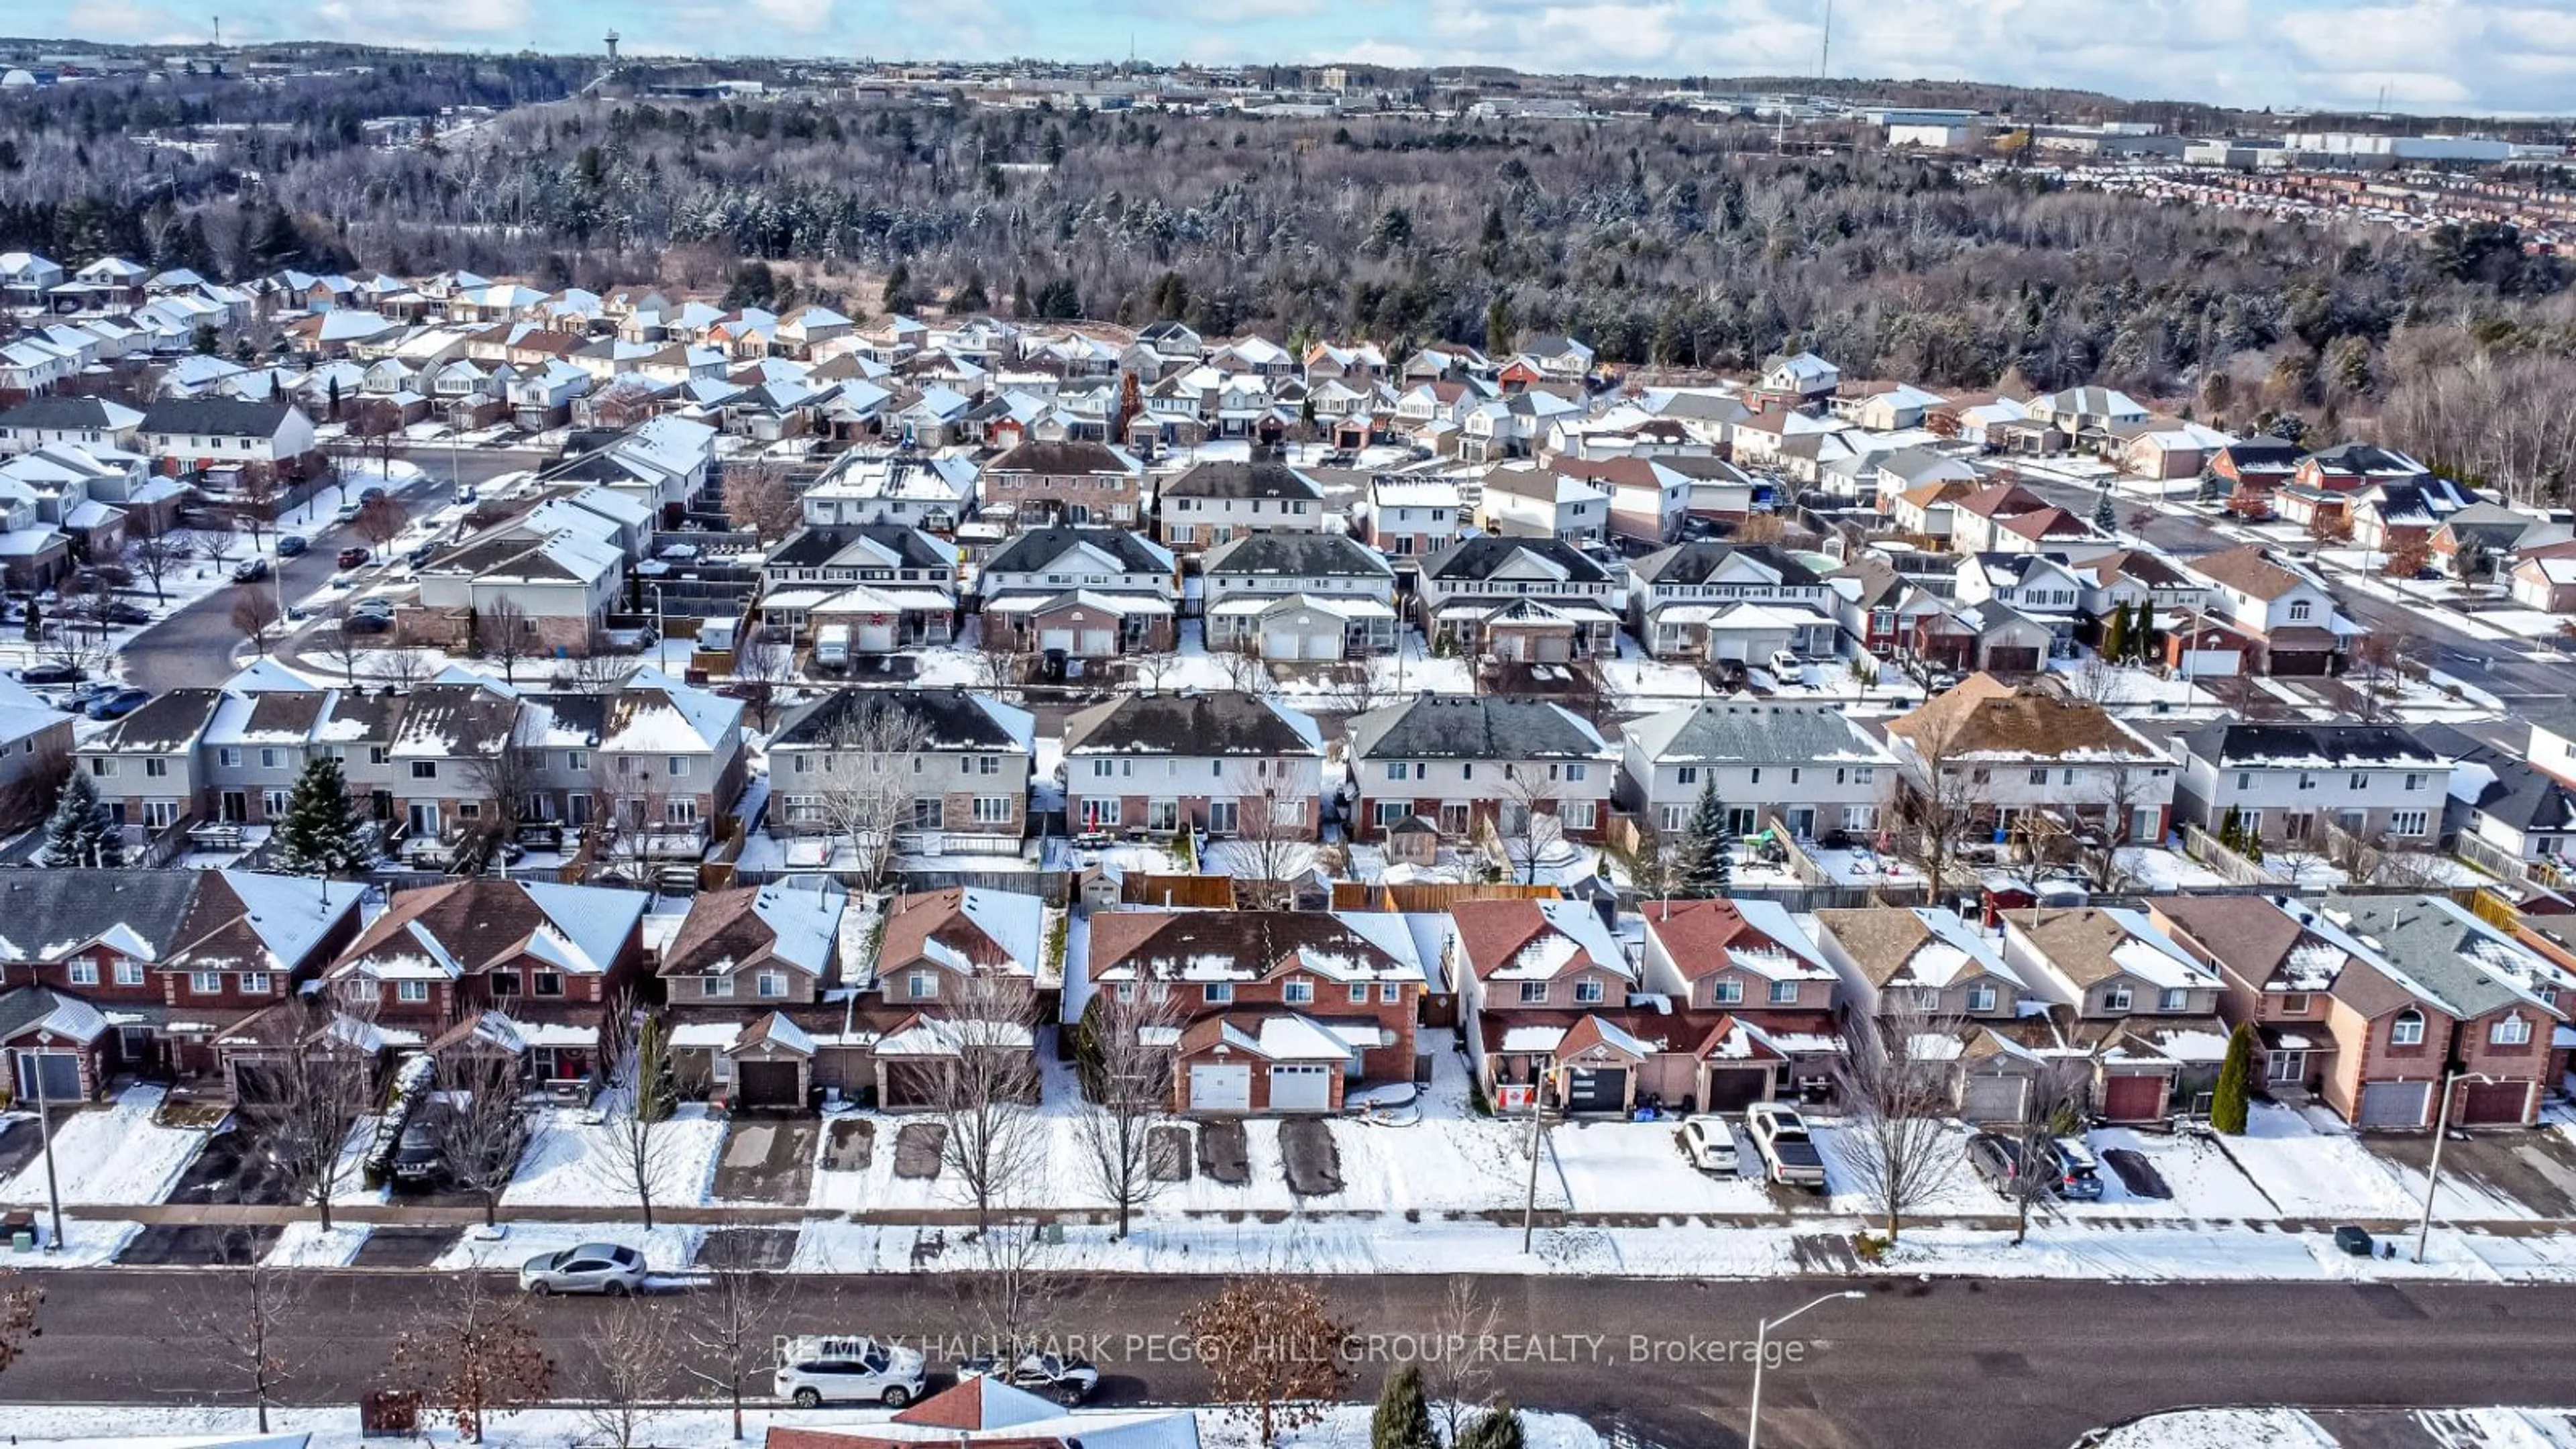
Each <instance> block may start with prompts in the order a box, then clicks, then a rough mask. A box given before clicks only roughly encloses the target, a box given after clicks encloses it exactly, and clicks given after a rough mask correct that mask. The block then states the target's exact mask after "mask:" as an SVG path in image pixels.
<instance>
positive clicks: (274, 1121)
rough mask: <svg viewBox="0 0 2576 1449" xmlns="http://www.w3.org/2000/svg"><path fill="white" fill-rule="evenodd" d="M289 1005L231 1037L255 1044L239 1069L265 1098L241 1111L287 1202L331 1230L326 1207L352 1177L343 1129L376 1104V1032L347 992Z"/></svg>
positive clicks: (364, 1010)
mask: <svg viewBox="0 0 2576 1449" xmlns="http://www.w3.org/2000/svg"><path fill="white" fill-rule="evenodd" d="M341 1002H345V1003H347V1004H346V1005H345V1006H344V1005H342V1004H340V1002H335V1001H333V1000H332V999H331V998H328V997H320V998H311V999H309V1000H308V999H306V998H290V999H289V1000H287V1001H285V1002H282V1003H280V1004H279V1005H277V1006H276V1007H273V1008H271V1009H270V1010H269V1011H267V1012H265V1013H263V1014H262V1015H261V1016H260V1017H259V1018H257V1019H256V1022H255V1023H253V1024H251V1025H249V1026H248V1027H246V1028H235V1032H236V1034H237V1035H239V1034H245V1033H246V1032H247V1033H248V1034H255V1035H256V1036H258V1037H260V1038H261V1042H260V1045H259V1047H258V1048H257V1049H255V1050H254V1051H252V1052H249V1053H245V1054H244V1062H245V1066H244V1067H237V1068H236V1071H240V1070H243V1069H245V1068H246V1069H247V1070H249V1071H252V1072H255V1073H256V1074H258V1075H259V1076H260V1077H261V1078H262V1079H263V1083H264V1085H265V1086H266V1088H267V1091H266V1092H264V1093H261V1094H259V1097H260V1098H261V1099H260V1100H258V1101H257V1103H256V1105H248V1104H246V1105H245V1106H244V1107H243V1109H242V1115H243V1117H244V1118H245V1119H247V1120H249V1121H251V1122H253V1123H255V1124H257V1125H258V1126H259V1128H260V1129H261V1133H262V1136H263V1137H264V1138H265V1140H266V1142H267V1144H268V1150H269V1156H270V1160H271V1161H272V1162H273V1163H274V1164H275V1165H276V1168H277V1175H278V1180H279V1185H280V1186H281V1187H282V1188H283V1189H284V1190H285V1193H286V1196H287V1198H288V1200H290V1201H293V1202H302V1203H310V1204H312V1205H313V1207H314V1209H315V1211H316V1212H318V1213H319V1214H320V1216H321V1220H322V1227H323V1228H324V1230H325V1231H327V1230H329V1228H330V1226H331V1205H332V1202H333V1200H334V1198H335V1197H336V1196H337V1194H338V1192H339V1190H340V1186H341V1184H342V1183H343V1182H345V1181H346V1180H347V1179H348V1178H349V1177H350V1176H351V1175H352V1173H353V1171H354V1169H355V1166H356V1164H355V1160H354V1158H353V1157H352V1155H351V1154H350V1153H349V1151H348V1150H347V1149H348V1143H349V1129H350V1126H351V1124H353V1123H355V1122H356V1121H357V1119H358V1117H359V1115H360V1114H361V1113H364V1112H366V1111H367V1110H369V1109H370V1108H371V1107H373V1106H374V1105H375V1101H376V1083H375V1070H374V1065H375V1049H374V1047H373V1046H372V1045H371V1043H372V1042H373V1041H374V1038H375V1033H374V1031H373V1029H372V1027H371V1026H370V1025H369V1023H368V1021H367V1020H366V1015H367V1004H366V1003H365V1002H363V1001H361V1000H360V999H359V997H358V996H357V995H356V994H355V993H352V994H350V995H347V996H344V997H343V998H341Z"/></svg>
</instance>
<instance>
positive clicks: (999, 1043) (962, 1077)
mask: <svg viewBox="0 0 2576 1449" xmlns="http://www.w3.org/2000/svg"><path fill="white" fill-rule="evenodd" d="M1036 1023H1037V999H1036V993H1034V992H1033V991H1031V990H1030V988H1029V985H1028V983H1027V982H1025V981H1023V980H1021V979H1020V978H1018V977H1015V976H1007V975H1004V974H1002V973H1000V972H992V971H978V972H976V973H975V974H974V975H971V976H968V977H966V978H964V980H963V981H962V982H961V983H960V984H959V987H958V991H957V1000H956V1001H955V1003H954V1007H953V1010H952V1012H951V1014H950V1016H949V1017H948V1019H947V1020H946V1021H945V1022H942V1023H940V1024H939V1026H938V1028H937V1029H938V1030H940V1031H942V1032H944V1033H946V1034H948V1036H949V1037H950V1039H951V1042H952V1043H953V1046H954V1049H955V1051H956V1055H955V1056H954V1057H953V1058H952V1059H951V1061H950V1064H949V1066H948V1069H947V1073H946V1075H945V1076H944V1077H943V1078H942V1079H941V1080H940V1082H939V1084H938V1089H937V1092H936V1094H935V1097H934V1102H935V1104H936V1107H937V1110H938V1113H939V1121H940V1125H941V1126H942V1127H943V1128H945V1129H946V1132H945V1136H944V1139H943V1140H942V1142H941V1144H940V1159H941V1161H942V1163H943V1164H944V1165H945V1166H946V1168H947V1170H948V1173H949V1175H950V1176H952V1177H953V1178H954V1179H955V1182H956V1191H957V1192H959V1193H960V1194H961V1195H962V1196H963V1197H964V1198H965V1200H966V1203H967V1205H968V1206H969V1207H971V1208H972V1209H973V1210H974V1214H975V1230H976V1231H977V1232H978V1233H982V1232H985V1231H988V1230H990V1228H991V1227H992V1225H993V1214H994V1211H995V1209H996V1208H997V1207H999V1206H1000V1205H1001V1204H1002V1203H1003V1202H1004V1201H1005V1200H1006V1199H1008V1198H1009V1197H1010V1196H1012V1195H1013V1194H1015V1193H1018V1192H1021V1191H1023V1190H1025V1189H1028V1188H1030V1187H1033V1186H1035V1185H1036V1184H1035V1182H1034V1179H1035V1178H1036V1177H1037V1176H1038V1174H1039V1173H1040V1172H1041V1171H1042V1170H1043V1169H1044V1167H1045V1165H1046V1154H1047V1143H1046V1134H1045V1131H1044V1124H1043V1123H1042V1122H1041V1121H1040V1120H1039V1117H1038V1114H1037V1100H1038V1063H1037V1053H1036V1051H1035V1050H1034V1049H1033V1046H1032V1042H1033V1037H1032V1031H1033V1029H1034V1027H1035V1025H1036Z"/></svg>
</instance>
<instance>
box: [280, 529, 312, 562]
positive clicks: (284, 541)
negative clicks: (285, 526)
mask: <svg viewBox="0 0 2576 1449" xmlns="http://www.w3.org/2000/svg"><path fill="white" fill-rule="evenodd" d="M312 546H313V540H311V539H309V538H306V537H305V536H304V535H302V534H300V533H281V534H279V535H278V536H277V556H278V557H279V558H301V557H303V555H304V551H305V550H306V549H308V548H311V547H312Z"/></svg>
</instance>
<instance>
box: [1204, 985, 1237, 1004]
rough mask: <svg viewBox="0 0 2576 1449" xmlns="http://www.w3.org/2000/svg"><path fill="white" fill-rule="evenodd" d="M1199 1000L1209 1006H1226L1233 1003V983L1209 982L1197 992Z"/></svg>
mask: <svg viewBox="0 0 2576 1449" xmlns="http://www.w3.org/2000/svg"><path fill="white" fill-rule="evenodd" d="M1199 999H1200V1000H1202V1001H1204V1002H1206V1003H1207V1004H1208V1005H1210V1006H1226V1005H1230V1004H1232V1003H1233V1001H1234V983H1233V982H1231V981H1211V982H1209V983H1208V984H1207V986H1206V987H1205V988H1204V989H1203V990H1201V991H1200V992H1199Z"/></svg>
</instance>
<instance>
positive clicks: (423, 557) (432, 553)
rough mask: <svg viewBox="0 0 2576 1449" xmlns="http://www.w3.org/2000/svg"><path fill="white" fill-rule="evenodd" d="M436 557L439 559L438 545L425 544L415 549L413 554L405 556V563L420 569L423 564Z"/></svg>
mask: <svg viewBox="0 0 2576 1449" xmlns="http://www.w3.org/2000/svg"><path fill="white" fill-rule="evenodd" d="M436 557H438V545H437V544H435V543H424V544H422V545H421V546H420V547H418V548H415V549H413V550H412V551H411V552H409V553H407V554H404V555H403V562H404V563H405V564H407V565H409V566H410V567H412V568H419V567H420V566H421V565H422V564H425V563H427V562H429V561H430V560H431V559H434V558H436Z"/></svg>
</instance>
